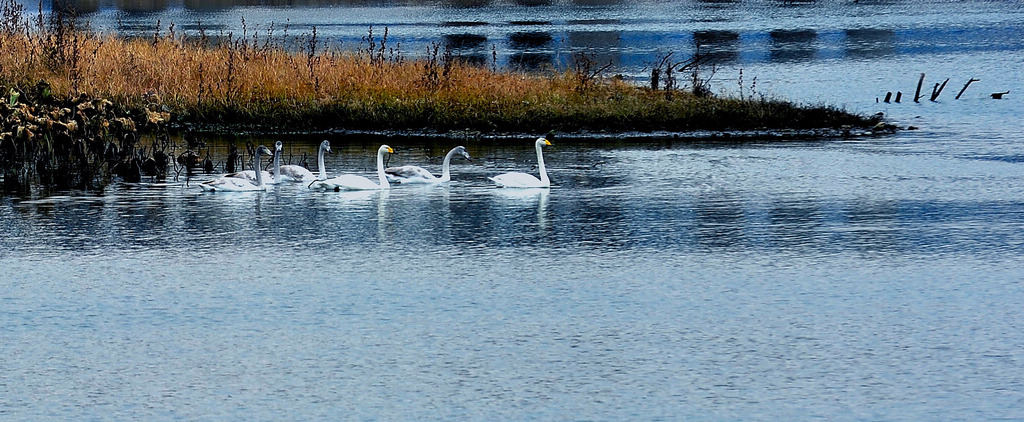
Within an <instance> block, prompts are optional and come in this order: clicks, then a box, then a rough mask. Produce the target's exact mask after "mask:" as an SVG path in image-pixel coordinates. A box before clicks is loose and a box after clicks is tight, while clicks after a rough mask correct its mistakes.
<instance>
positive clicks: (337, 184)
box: [309, 145, 395, 191]
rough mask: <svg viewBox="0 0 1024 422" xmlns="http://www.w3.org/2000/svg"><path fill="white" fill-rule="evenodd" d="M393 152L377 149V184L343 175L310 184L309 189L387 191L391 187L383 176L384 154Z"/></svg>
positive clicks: (386, 148) (385, 146)
mask: <svg viewBox="0 0 1024 422" xmlns="http://www.w3.org/2000/svg"><path fill="white" fill-rule="evenodd" d="M394 152H395V150H393V149H391V147H389V146H387V145H381V146H380V148H378V149H377V180H378V182H379V183H373V181H372V180H370V179H367V178H365V177H363V176H357V175H354V174H343V175H341V176H337V177H332V178H330V179H326V180H317V181H315V182H313V183H310V184H309V188H310V189H318V190H333V191H342V190H371V189H388V188H390V187H391V184H390V183H388V178H387V176H385V174H384V154H385V153H388V154H391V153H394Z"/></svg>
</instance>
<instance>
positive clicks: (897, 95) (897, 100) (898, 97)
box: [896, 91, 903, 104]
mask: <svg viewBox="0 0 1024 422" xmlns="http://www.w3.org/2000/svg"><path fill="white" fill-rule="evenodd" d="M901 99H903V91H896V103H897V104H899V102H900V100H901Z"/></svg>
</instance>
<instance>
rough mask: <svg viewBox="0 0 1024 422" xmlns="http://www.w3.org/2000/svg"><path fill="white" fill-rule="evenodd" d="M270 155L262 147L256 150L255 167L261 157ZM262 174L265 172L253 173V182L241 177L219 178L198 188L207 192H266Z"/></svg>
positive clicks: (267, 150) (268, 150)
mask: <svg viewBox="0 0 1024 422" xmlns="http://www.w3.org/2000/svg"><path fill="white" fill-rule="evenodd" d="M270 154H271V152H270V149H268V148H267V147H265V146H263V145H260V146H259V147H258V148H256V166H259V163H260V161H262V159H261V157H262V156H263V155H270ZM263 173H266V172H263V171H261V172H258V173H257V172H253V175H254V176H255V178H256V180H255V181H250V180H248V179H245V178H242V177H229V176H221V177H220V178H217V179H214V180H210V181H206V182H203V183H200V184H199V188H201V189H202V190H204V191H207V192H220V191H224V192H249V191H258V190H267V185H266V184H264V183H263V182H264V180H263Z"/></svg>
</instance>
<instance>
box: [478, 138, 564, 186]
mask: <svg viewBox="0 0 1024 422" xmlns="http://www.w3.org/2000/svg"><path fill="white" fill-rule="evenodd" d="M534 145H536V147H537V164H538V167H540V179H537V178H536V177H533V176H532V175H529V174H526V173H521V172H518V171H512V172H508V173H502V174H499V175H497V176H494V177H488V179H491V180H493V181H494V183H496V184H497V185H498V187H502V188H547V187H551V180H550V179H548V171H547V169H546V168H545V167H544V155H543V154H541V151H540V150H541V147H543V146H545V145H551V142H549V141H548V140H547V139H544V138H537V141H536V142H534Z"/></svg>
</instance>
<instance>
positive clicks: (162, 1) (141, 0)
mask: <svg viewBox="0 0 1024 422" xmlns="http://www.w3.org/2000/svg"><path fill="white" fill-rule="evenodd" d="M117 8H118V9H121V10H123V11H125V12H140V13H141V12H159V11H161V10H164V9H166V8H167V0H117Z"/></svg>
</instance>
